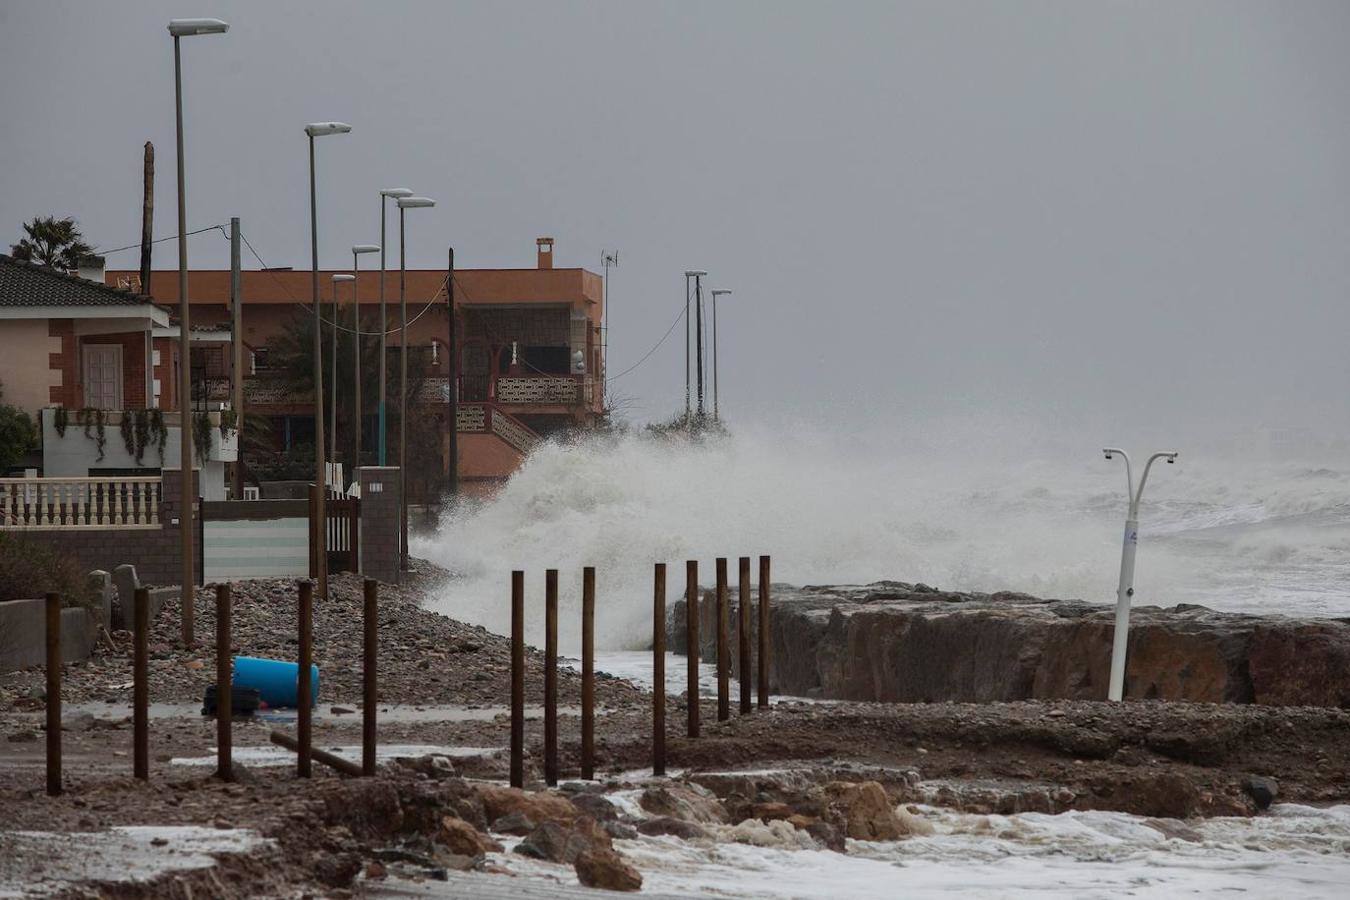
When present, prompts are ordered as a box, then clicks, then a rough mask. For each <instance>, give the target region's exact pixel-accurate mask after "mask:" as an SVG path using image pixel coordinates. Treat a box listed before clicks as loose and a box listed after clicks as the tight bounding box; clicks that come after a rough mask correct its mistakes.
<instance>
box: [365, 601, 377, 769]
mask: <svg viewBox="0 0 1350 900" xmlns="http://www.w3.org/2000/svg"><path fill="white" fill-rule="evenodd" d="M365 591H366V592H365V606H364V613H365V640H364V643H363V647H362V649H363V650H364V656H365V660H364V665H363V666H362V668H361V675H362V685H361V687H362V697H361V700H362V703H361V774H362V775H365V776H367V777H369V776H373V775H374V774H375V706H376V704H377V703H378V702H379V692H378V691H377V689H376V680H375V679H376V665H377V659H378V655H379V627H380V626H379V618H378V617H379V608H380V583H379V582H378V581H376V580H375V579H373V578H367V579H366V581H365Z"/></svg>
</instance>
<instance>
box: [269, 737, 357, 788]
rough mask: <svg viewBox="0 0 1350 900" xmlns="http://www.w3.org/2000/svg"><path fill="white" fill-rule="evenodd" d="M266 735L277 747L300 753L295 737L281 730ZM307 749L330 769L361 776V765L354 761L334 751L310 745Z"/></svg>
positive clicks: (299, 745) (354, 776)
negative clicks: (318, 748) (330, 751)
mask: <svg viewBox="0 0 1350 900" xmlns="http://www.w3.org/2000/svg"><path fill="white" fill-rule="evenodd" d="M267 737H268V739H269V740H270V741H271V742H272V743H274V744H276V745H277V746H278V747H285V748H286V749H287V750H290V751H292V752H294V753H297V754H299V753H300V747H301V744H300V742H299V741H297V740H296V739H295V738H293V737H291V736H290V735H289V734H286V733H284V732H281V731H273V732H272V733H271V734H269V735H268V736H267ZM308 749H309V755H310V756H311V757H313V758H314V759H316V760H318V761H319V762H321V763H323V764H324V765H325V766H328V767H329V768H330V769H335V770H336V771H338V772H341V773H342V774H343V775H350V776H351V777H353V778H360V777H361V767H360V766H358V765H357V764H356V763H354V762H352V761H350V760H346V759H343V758H342V757H340V756H338V755H337V754H335V753H329V752H328V751H327V750H317V749H315V748H313V747H310V748H308Z"/></svg>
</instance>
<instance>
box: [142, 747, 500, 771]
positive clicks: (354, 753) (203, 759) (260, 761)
mask: <svg viewBox="0 0 1350 900" xmlns="http://www.w3.org/2000/svg"><path fill="white" fill-rule="evenodd" d="M314 746H315V749H318V750H327V751H328V752H329V753H333V754H336V755H337V756H340V757H342V758H343V759H345V760H349V761H350V762H354V763H360V762H361V745H360V744H350V745H339V746H336V747H329V746H324V745H323V744H315V745H314ZM505 752H506V748H505V747H444V746H440V745H438V744H379V745H377V746H376V748H375V758H376V759H377V760H379V761H380V762H388V761H390V760H393V759H397V758H399V757H404V756H410V757H415V756H445V757H448V758H450V759H470V758H473V757H479V756H497V755H500V754H503V753H505ZM233 756H234V760H235V762H239V763H243V764H244V765H246V766H254V767H261V768H266V767H269V766H293V765H295V754H294V753H293V752H291V751H290V750H287V749H286V748H285V747H278V746H276V745H274V744H264V745H261V746H257V747H235V748H234V749H233ZM216 762H217V759H216V748H215V747H212V748H211V752H210V755H209V756H176V757H174V758H173V759H171V760H169V764H170V765H174V766H215V765H216Z"/></svg>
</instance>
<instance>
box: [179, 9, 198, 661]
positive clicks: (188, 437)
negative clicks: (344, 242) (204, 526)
mask: <svg viewBox="0 0 1350 900" xmlns="http://www.w3.org/2000/svg"><path fill="white" fill-rule="evenodd" d="M179 50H180V48H179V37H178V36H177V35H174V38H173V92H174V106H175V112H176V115H177V119H176V125H177V137H178V415H179V419H180V422H179V429H178V435H179V438H180V441H181V444H182V446H181V447H179V467H180V469H181V472H180V475H181V477H182V486H181V488H180V490H181V496H182V499H181V503H180V506H181V509H179V511H178V524H179V534H180V536H181V537H182V554H183V563H182V564H183V585H182V592H181V593H182V601H181V604H182V610H183V643H184V644H185V645H186V646H188V647H191V646H192V645H193V642H194V638H193V612H194V599H195V598H194V593H195V591H196V585H197V579H196V577H195V576H194V575H193V564H194V563H195V562H196V561H197V560H196V557H195V555H194V554H193V551H192V536H193V534H194V533H195V532H194V530H193V526H192V498H193V497H194V496H195V492H194V491H193V489H192V411H191V409H190V406H191V402H192V348H191V343H190V341H191V331H192V310H191V309H190V308H189V304H188V275H187V272H188V268H187V267H188V261H187V195H186V193H185V190H184V186H183V185H184V177H183V63H182V54H181V53H180V52H179Z"/></svg>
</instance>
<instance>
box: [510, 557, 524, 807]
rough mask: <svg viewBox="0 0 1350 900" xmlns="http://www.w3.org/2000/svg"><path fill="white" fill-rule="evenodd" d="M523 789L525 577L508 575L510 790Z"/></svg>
mask: <svg viewBox="0 0 1350 900" xmlns="http://www.w3.org/2000/svg"><path fill="white" fill-rule="evenodd" d="M524 785H525V573H524V572H522V571H519V570H517V571H514V572H512V573H511V787H514V788H518V787H524Z"/></svg>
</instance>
